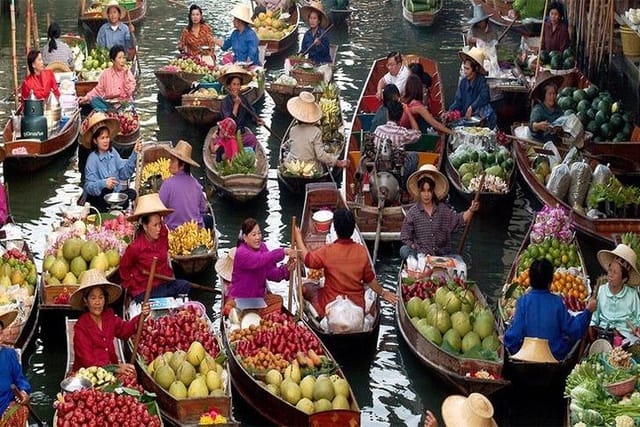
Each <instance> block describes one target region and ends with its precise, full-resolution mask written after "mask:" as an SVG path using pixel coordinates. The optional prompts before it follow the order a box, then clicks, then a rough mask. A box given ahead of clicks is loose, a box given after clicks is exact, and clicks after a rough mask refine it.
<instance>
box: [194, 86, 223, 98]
mask: <svg viewBox="0 0 640 427" xmlns="http://www.w3.org/2000/svg"><path fill="white" fill-rule="evenodd" d="M191 95H194V96H200V97H204V98H218V97H220V98H224V97H225V95H224V94H218V91H217V90H215V88H212V87H201V88H198V90H196V91H195V92H193V93H192V94H191Z"/></svg>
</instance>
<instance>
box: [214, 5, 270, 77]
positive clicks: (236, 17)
mask: <svg viewBox="0 0 640 427" xmlns="http://www.w3.org/2000/svg"><path fill="white" fill-rule="evenodd" d="M231 16H233V28H235V29H234V30H233V32H232V33H231V35H230V36H229V37H228V38H226V39H225V40H222V39H216V41H215V43H216V45H218V46H219V47H220V48H222V50H229V49H231V51H232V52H233V61H232V62H248V63H251V64H253V65H261V64H260V58H259V56H258V46H259V45H260V40H258V35H257V34H256V32H255V31H253V29H252V28H251V25H253V21H252V20H251V13H250V12H249V6H247V5H246V4H237V5H236V6H235V7H234V8H233V9H232V10H231ZM226 62H227V61H225V60H224V59H223V63H226Z"/></svg>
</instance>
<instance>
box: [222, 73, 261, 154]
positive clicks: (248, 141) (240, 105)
mask: <svg viewBox="0 0 640 427" xmlns="http://www.w3.org/2000/svg"><path fill="white" fill-rule="evenodd" d="M250 81H251V73H250V72H248V71H247V70H245V69H244V68H242V67H240V66H237V65H231V66H229V67H228V68H227V69H226V71H225V72H224V74H221V75H220V77H218V82H220V84H222V85H224V86H225V87H226V88H227V93H228V95H227V96H226V97H225V98H224V99H223V100H222V102H221V103H220V115H221V116H222V118H223V119H226V118H227V117H231V118H232V119H233V120H234V121H235V123H236V126H237V128H238V129H240V132H241V133H242V145H244V146H245V147H250V148H255V146H256V144H257V143H258V139H257V138H256V136H255V135H254V134H253V132H251V130H250V129H249V128H248V126H249V125H251V124H254V123H255V124H258V125H263V124H264V121H263V120H262V119H260V118H258V115H257V114H256V111H255V110H254V109H253V105H251V103H250V102H249V100H248V99H247V97H246V96H244V95H243V94H242V93H241V90H242V86H243V85H246V84H247V83H249V82H250Z"/></svg>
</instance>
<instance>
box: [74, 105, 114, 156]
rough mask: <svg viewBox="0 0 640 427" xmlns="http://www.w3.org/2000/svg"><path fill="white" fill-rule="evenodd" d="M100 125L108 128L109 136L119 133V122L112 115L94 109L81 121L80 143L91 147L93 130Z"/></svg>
mask: <svg viewBox="0 0 640 427" xmlns="http://www.w3.org/2000/svg"><path fill="white" fill-rule="evenodd" d="M100 126H106V127H107V128H108V129H109V138H113V137H115V136H116V135H117V134H119V133H120V122H118V119H116V118H114V117H107V115H106V114H105V113H103V112H100V111H94V112H93V113H91V114H90V115H89V117H87V118H86V119H85V121H84V122H83V123H82V129H84V130H83V131H82V135H80V143H81V144H82V145H83V146H85V147H86V148H88V149H91V137H92V136H93V132H95V131H96V129H98V128H99V127H100Z"/></svg>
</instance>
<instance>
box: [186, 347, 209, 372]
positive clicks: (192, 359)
mask: <svg viewBox="0 0 640 427" xmlns="http://www.w3.org/2000/svg"><path fill="white" fill-rule="evenodd" d="M206 353H207V352H206V350H205V349H204V347H203V346H202V343H200V341H194V342H192V343H191V345H190V346H189V350H187V361H188V362H189V363H191V364H192V365H193V366H200V362H202V361H203V360H204V356H205V354H206Z"/></svg>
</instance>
